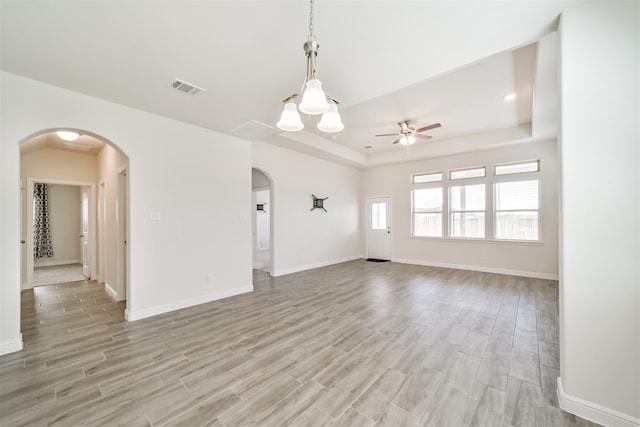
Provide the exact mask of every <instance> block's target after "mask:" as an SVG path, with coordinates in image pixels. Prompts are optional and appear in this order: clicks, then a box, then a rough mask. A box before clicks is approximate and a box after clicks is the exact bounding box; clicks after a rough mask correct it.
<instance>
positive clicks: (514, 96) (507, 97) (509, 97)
mask: <svg viewBox="0 0 640 427" xmlns="http://www.w3.org/2000/svg"><path fill="white" fill-rule="evenodd" d="M512 99H516V94H515V93H510V94H509V95H506V96H505V97H504V100H505V101H511V100H512Z"/></svg>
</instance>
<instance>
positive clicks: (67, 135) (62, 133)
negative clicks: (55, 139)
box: [56, 130, 80, 141]
mask: <svg viewBox="0 0 640 427" xmlns="http://www.w3.org/2000/svg"><path fill="white" fill-rule="evenodd" d="M56 134H57V135H58V136H59V137H60V139H64V140H65V141H75V140H76V139H78V137H79V136H80V135H78V134H77V133H75V132H69V131H66V130H58V131H56Z"/></svg>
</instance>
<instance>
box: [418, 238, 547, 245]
mask: <svg viewBox="0 0 640 427" xmlns="http://www.w3.org/2000/svg"><path fill="white" fill-rule="evenodd" d="M410 238H412V239H419V240H432V241H436V242H465V243H489V244H493V245H495V244H498V245H502V244H506V245H532V246H542V245H544V241H543V240H500V239H473V238H469V237H428V236H410Z"/></svg>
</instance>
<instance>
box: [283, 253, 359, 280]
mask: <svg viewBox="0 0 640 427" xmlns="http://www.w3.org/2000/svg"><path fill="white" fill-rule="evenodd" d="M360 258H364V255H354V256H350V257H344V258H337V259H332V260H330V261H323V262H317V263H314V264H307V265H301V266H299V267H291V268H283V269H280V270H274V271H273V273H272V274H271V276H273V277H278V276H284V275H287V274H292V273H299V272H301V271H306V270H313V269H314V268H320V267H327V266H329V265H334V264H342V263H343V262H347V261H353V260H354V259H360Z"/></svg>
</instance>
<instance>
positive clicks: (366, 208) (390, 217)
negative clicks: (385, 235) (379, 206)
mask: <svg viewBox="0 0 640 427" xmlns="http://www.w3.org/2000/svg"><path fill="white" fill-rule="evenodd" d="M374 199H389V208H388V218H387V224H388V227H389V231H390V233H389V261H392V260H393V226H392V224H393V198H392V197H391V196H390V195H386V196H367V197H366V199H365V206H364V211H365V212H366V218H365V227H366V229H365V241H364V244H365V256H366V257H367V258H371V257H370V256H369V230H370V229H371V210H370V209H369V207H370V206H371V200H374Z"/></svg>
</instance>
